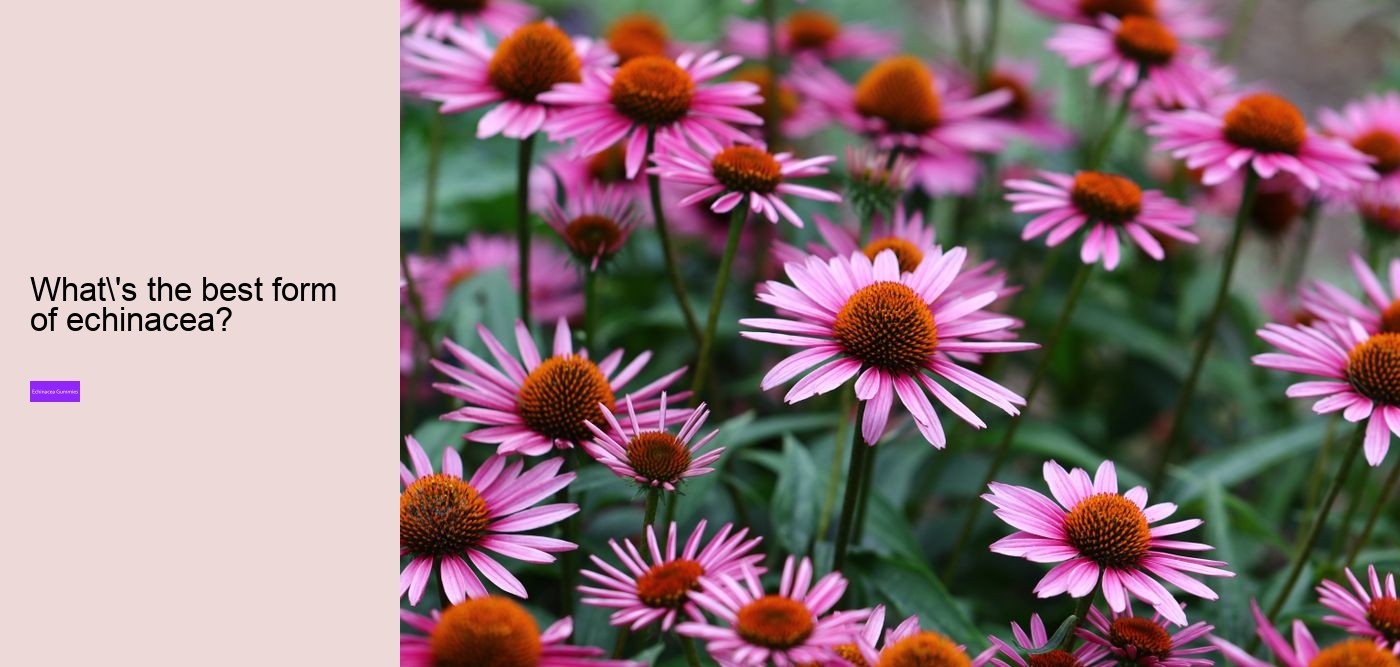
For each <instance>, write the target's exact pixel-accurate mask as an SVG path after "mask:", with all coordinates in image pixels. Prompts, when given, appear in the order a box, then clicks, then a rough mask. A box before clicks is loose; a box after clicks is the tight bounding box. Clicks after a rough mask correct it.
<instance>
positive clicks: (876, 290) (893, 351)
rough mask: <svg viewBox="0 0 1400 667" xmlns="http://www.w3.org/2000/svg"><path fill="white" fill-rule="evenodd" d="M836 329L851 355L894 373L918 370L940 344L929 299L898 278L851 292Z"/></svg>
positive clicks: (839, 338) (835, 326) (834, 327)
mask: <svg viewBox="0 0 1400 667" xmlns="http://www.w3.org/2000/svg"><path fill="white" fill-rule="evenodd" d="M832 331H833V332H834V333H835V335H836V340H837V342H839V343H840V344H841V349H842V350H844V351H845V352H846V354H849V355H851V356H853V357H855V358H857V359H859V360H861V361H863V362H865V363H866V364H869V365H871V366H874V367H876V368H880V369H883V370H886V371H890V372H893V373H900V374H909V373H915V372H918V370H919V369H920V368H923V367H924V365H925V364H927V363H928V358H929V355H931V354H933V351H934V349H935V348H937V347H938V326H937V325H935V324H934V321H933V313H932V311H930V310H929V307H928V304H926V303H924V300H923V299H922V298H920V297H919V295H918V294H917V293H915V292H914V290H912V289H910V288H909V287H907V286H905V285H903V284H901V283H896V282H888V281H885V282H878V283H874V284H871V285H867V286H865V287H862V288H860V290H858V291H857V292H856V293H855V294H852V295H851V298H850V300H848V301H846V305H844V306H842V307H841V311H840V312H839V313H837V314H836V323H835V324H834V325H832Z"/></svg>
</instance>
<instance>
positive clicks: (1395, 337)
mask: <svg viewBox="0 0 1400 667" xmlns="http://www.w3.org/2000/svg"><path fill="white" fill-rule="evenodd" d="M1347 381H1348V382H1350V383H1351V386H1352V388H1353V389H1355V390H1356V392H1357V393H1359V394H1361V395H1362V396H1365V397H1366V398H1369V399H1371V400H1373V401H1379V402H1381V403H1385V404H1386V405H1400V333H1378V334H1376V335H1374V336H1371V337H1370V338H1368V339H1366V340H1364V341H1362V342H1360V343H1357V345H1356V347H1353V348H1351V353H1350V354H1349V355H1347Z"/></svg>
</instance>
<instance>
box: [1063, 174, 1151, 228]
mask: <svg viewBox="0 0 1400 667" xmlns="http://www.w3.org/2000/svg"><path fill="white" fill-rule="evenodd" d="M1069 199H1070V201H1071V202H1072V203H1073V204H1074V206H1075V208H1078V209H1079V210H1080V211H1082V212H1083V213H1084V214H1085V215H1088V216H1089V217H1091V218H1093V219H1095V220H1099V221H1102V222H1108V223H1113V224H1121V223H1124V222H1128V221H1130V220H1132V219H1133V218H1136V217H1137V215H1138V213H1141V212H1142V188H1140V187H1138V185H1137V183H1134V182H1132V181H1130V180H1128V179H1126V178H1123V177H1122V176H1115V175H1113V174H1105V173H1101V172H1097V171H1081V172H1079V173H1078V174H1075V176H1074V187H1073V188H1071V189H1070V191H1069Z"/></svg>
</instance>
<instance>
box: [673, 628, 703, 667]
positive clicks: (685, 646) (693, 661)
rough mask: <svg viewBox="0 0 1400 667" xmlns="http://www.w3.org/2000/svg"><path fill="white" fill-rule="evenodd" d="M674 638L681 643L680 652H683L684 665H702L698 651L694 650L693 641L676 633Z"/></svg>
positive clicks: (690, 666)
mask: <svg viewBox="0 0 1400 667" xmlns="http://www.w3.org/2000/svg"><path fill="white" fill-rule="evenodd" d="M676 638H677V639H679V640H680V641H681V650H683V651H685V664H686V665H689V667H700V665H702V664H704V663H702V662H700V651H699V650H697V649H696V648H695V640H694V639H691V638H690V637H687V636H685V635H683V634H680V633H676Z"/></svg>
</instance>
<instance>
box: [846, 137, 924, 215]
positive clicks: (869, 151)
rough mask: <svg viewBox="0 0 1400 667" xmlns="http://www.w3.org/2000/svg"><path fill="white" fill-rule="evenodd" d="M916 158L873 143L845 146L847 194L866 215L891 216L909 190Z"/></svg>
mask: <svg viewBox="0 0 1400 667" xmlns="http://www.w3.org/2000/svg"><path fill="white" fill-rule="evenodd" d="M913 178H914V161H913V160H912V159H910V158H908V157H906V156H905V155H904V154H903V153H901V152H898V151H895V152H894V153H893V155H891V153H890V151H882V150H878V149H876V148H875V147H874V146H872V145H870V144H864V143H863V144H860V145H858V146H847V147H846V196H847V198H848V199H849V200H850V202H851V207H852V208H854V209H855V211H856V213H858V214H860V215H861V216H863V217H870V216H873V215H875V214H877V213H878V214H883V215H889V213H890V212H891V211H893V210H894V209H895V207H896V206H897V205H898V204H899V203H900V202H901V201H902V200H903V199H904V194H905V193H906V192H908V191H909V183H910V182H911V181H912V180H913Z"/></svg>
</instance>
